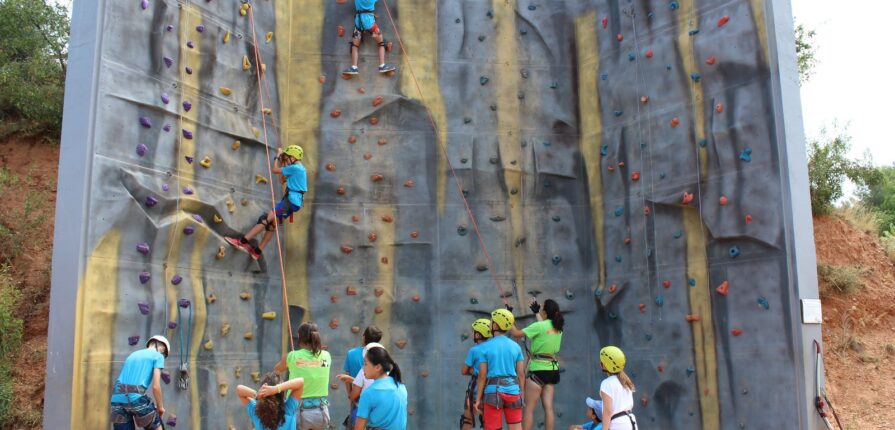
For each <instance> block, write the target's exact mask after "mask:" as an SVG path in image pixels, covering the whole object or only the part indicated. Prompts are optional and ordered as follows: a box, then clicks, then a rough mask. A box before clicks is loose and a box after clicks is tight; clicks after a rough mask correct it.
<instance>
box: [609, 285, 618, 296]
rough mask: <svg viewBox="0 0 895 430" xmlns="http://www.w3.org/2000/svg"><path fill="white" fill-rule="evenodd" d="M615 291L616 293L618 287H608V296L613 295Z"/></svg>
mask: <svg viewBox="0 0 895 430" xmlns="http://www.w3.org/2000/svg"><path fill="white" fill-rule="evenodd" d="M616 291H618V285H616V284H612V285H610V286H609V294H615V292H616Z"/></svg>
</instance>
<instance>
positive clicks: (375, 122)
mask: <svg viewBox="0 0 895 430" xmlns="http://www.w3.org/2000/svg"><path fill="white" fill-rule="evenodd" d="M376 124H379V118H377V117H375V116H371V117H370V125H376Z"/></svg>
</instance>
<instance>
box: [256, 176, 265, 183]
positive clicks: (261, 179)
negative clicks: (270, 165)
mask: <svg viewBox="0 0 895 430" xmlns="http://www.w3.org/2000/svg"><path fill="white" fill-rule="evenodd" d="M255 183H256V184H266V183H267V178H265V177H264V176H261V175H255Z"/></svg>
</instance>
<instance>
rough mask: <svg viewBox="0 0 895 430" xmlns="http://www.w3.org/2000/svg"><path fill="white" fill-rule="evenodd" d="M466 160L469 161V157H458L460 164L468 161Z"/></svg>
mask: <svg viewBox="0 0 895 430" xmlns="http://www.w3.org/2000/svg"><path fill="white" fill-rule="evenodd" d="M468 162H469V159H468V158H461V159H460V163H461V164H466V163H468Z"/></svg>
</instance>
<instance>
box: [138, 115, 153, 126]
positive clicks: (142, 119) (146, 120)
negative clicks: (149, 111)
mask: <svg viewBox="0 0 895 430" xmlns="http://www.w3.org/2000/svg"><path fill="white" fill-rule="evenodd" d="M140 125H142V126H143V127H146V128H151V127H152V120H151V119H149V117H148V116H141V117H140Z"/></svg>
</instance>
